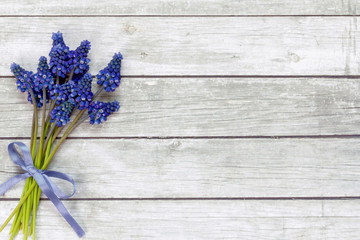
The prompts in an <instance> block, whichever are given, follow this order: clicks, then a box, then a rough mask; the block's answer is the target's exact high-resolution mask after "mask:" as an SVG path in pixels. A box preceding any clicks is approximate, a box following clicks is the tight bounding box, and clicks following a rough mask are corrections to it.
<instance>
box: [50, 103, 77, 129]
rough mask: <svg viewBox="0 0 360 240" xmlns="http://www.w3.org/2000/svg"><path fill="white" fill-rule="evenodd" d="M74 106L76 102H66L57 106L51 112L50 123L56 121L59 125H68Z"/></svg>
mask: <svg viewBox="0 0 360 240" xmlns="http://www.w3.org/2000/svg"><path fill="white" fill-rule="evenodd" d="M73 108H74V104H72V103H69V102H64V103H62V104H61V105H59V106H57V107H55V109H54V110H52V111H51V112H50V117H51V119H50V123H53V122H55V123H56V125H57V126H58V127H62V126H64V125H66V124H67V123H68V122H69V121H70V114H71V112H72V110H73Z"/></svg>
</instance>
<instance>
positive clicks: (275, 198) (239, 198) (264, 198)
mask: <svg viewBox="0 0 360 240" xmlns="http://www.w3.org/2000/svg"><path fill="white" fill-rule="evenodd" d="M359 199H360V196H344V197H342V196H340V197H206V198H204V197H191V198H181V197H179V198H68V199H62V201H289V200H294V201H298V200H301V201H324V200H326V201H329V200H330V201H331V200H334V201H336V200H359ZM19 200H20V198H0V201H3V202H4V201H5V202H10V201H19ZM40 200H41V201H50V200H49V199H48V198H40Z"/></svg>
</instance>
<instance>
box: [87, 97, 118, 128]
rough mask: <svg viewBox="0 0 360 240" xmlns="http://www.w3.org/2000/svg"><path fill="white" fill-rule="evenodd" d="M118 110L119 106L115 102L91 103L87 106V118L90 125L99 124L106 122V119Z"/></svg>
mask: <svg viewBox="0 0 360 240" xmlns="http://www.w3.org/2000/svg"><path fill="white" fill-rule="evenodd" d="M119 108H120V105H119V103H118V102H117V101H114V102H108V103H104V102H99V101H96V102H92V103H91V104H90V106H89V111H88V113H89V117H90V124H94V123H96V124H100V123H103V122H105V121H106V120H107V117H108V116H109V115H110V114H112V113H114V112H117V111H118V110H119Z"/></svg>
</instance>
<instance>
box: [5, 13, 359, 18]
mask: <svg viewBox="0 0 360 240" xmlns="http://www.w3.org/2000/svg"><path fill="white" fill-rule="evenodd" d="M0 17H1V18H16V17H23V18H27V17H28V18H33V17H38V18H41V17H56V18H62V17H64V18H69V17H76V18H79V17H101V18H110V17H121V18H131V17H136V18H139V17H141V18H142V17H143V18H152V17H156V18H159V17H163V18H262V17H271V18H282V17H360V14H342V15H333V14H330V15H329V14H323V15H322V14H290V15H268V14H256V15H251V14H241V15H236V14H229V15H215V14H207V15H201V14H194V15H185V14H179V15H152V14H151V15H136V14H134V15H132V14H123V15H122V14H113V15H102V14H95V15H91V14H88V15H56V14H54V15H51V14H49V15H0Z"/></svg>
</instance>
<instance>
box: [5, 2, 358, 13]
mask: <svg viewBox="0 0 360 240" xmlns="http://www.w3.org/2000/svg"><path fill="white" fill-rule="evenodd" d="M359 6H360V5H359V2H358V1H356V0H345V1H344V0H326V1H309V2H306V3H304V2H302V1H292V0H272V1H268V0H257V1H251V0H244V1H236V0H228V1H222V0H213V1H205V0H196V1H186V0H177V1H173V0H162V1H159V0H158V1H151V2H148V1H145V0H132V1H130V0H128V1H121V2H119V1H116V0H108V1H95V0H88V1H86V0H79V1H75V2H74V1H69V0H65V1H61V2H54V1H45V0H39V1H36V2H35V1H33V0H23V1H15V2H14V1H10V0H3V1H1V2H0V14H1V15H12V16H14V15H15V16H16V15H74V14H75V15H99V14H100V15H178V14H181V15H209V14H210V15H259V14H260V15H304V14H310V15H347V14H349V15H353V14H358V13H359Z"/></svg>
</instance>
